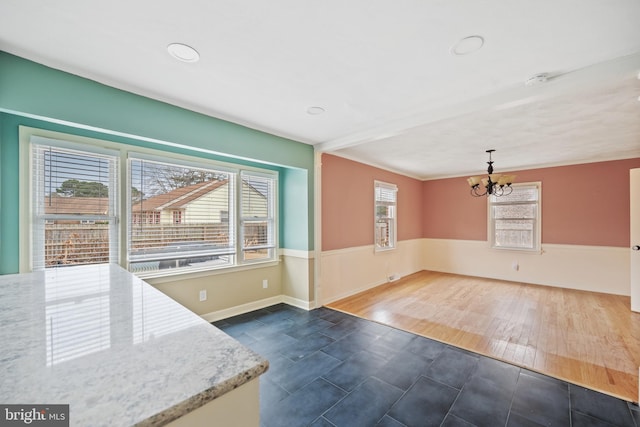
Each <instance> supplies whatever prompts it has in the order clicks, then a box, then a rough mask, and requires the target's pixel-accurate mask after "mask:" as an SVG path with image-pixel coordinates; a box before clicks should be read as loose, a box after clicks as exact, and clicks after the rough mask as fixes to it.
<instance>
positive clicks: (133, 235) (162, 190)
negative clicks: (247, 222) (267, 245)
mask: <svg viewBox="0 0 640 427" xmlns="http://www.w3.org/2000/svg"><path fill="white" fill-rule="evenodd" d="M129 178H130V183H129V184H130V185H129V186H128V188H130V208H129V215H130V216H131V219H130V221H129V233H128V234H129V242H128V243H129V244H128V247H129V268H130V270H131V271H133V272H151V271H157V270H164V269H170V268H180V267H208V266H220V265H231V264H233V263H234V257H235V240H234V235H235V231H234V229H233V224H231V223H229V221H228V220H227V221H225V217H227V218H228V212H229V211H233V206H234V200H233V195H234V190H233V187H234V183H235V174H233V173H229V172H225V171H216V170H213V169H204V168H194V167H191V166H182V165H179V164H171V163H164V162H158V161H152V160H145V159H137V158H132V159H130V160H129ZM146 218H153V221H144V220H143V219H146Z"/></svg>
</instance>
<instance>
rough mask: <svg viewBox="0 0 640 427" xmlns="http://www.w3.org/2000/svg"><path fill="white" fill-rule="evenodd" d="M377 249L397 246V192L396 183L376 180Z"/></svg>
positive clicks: (375, 236)
mask: <svg viewBox="0 0 640 427" xmlns="http://www.w3.org/2000/svg"><path fill="white" fill-rule="evenodd" d="M374 188H375V220H374V222H375V231H374V233H375V234H374V239H375V240H374V241H375V250H376V251H381V250H388V249H394V248H395V247H396V239H397V238H396V226H397V223H396V222H397V219H396V216H397V194H398V187H396V185H394V184H388V183H386V182H380V181H375V182H374Z"/></svg>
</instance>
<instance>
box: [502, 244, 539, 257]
mask: <svg viewBox="0 0 640 427" xmlns="http://www.w3.org/2000/svg"><path fill="white" fill-rule="evenodd" d="M491 249H495V250H497V251H505V252H518V253H521V254H531V255H542V252H543V250H542V247H539V248H538V249H525V248H506V247H500V246H491Z"/></svg>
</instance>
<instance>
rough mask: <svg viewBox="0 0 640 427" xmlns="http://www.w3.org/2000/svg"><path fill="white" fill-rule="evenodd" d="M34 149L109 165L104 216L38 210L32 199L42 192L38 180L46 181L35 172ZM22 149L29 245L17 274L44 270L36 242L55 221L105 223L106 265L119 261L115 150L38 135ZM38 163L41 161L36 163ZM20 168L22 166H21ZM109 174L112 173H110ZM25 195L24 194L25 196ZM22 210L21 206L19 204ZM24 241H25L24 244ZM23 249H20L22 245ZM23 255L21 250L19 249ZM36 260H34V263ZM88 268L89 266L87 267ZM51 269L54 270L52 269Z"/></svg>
mask: <svg viewBox="0 0 640 427" xmlns="http://www.w3.org/2000/svg"><path fill="white" fill-rule="evenodd" d="M37 147H43V148H46V147H53V148H55V149H56V150H57V151H58V150H59V152H65V151H66V152H68V153H74V152H75V153H78V154H80V155H84V156H88V157H95V158H103V159H105V160H107V161H108V162H109V163H110V168H113V174H114V176H110V177H109V179H108V181H109V182H110V184H111V185H110V186H109V188H110V191H109V203H108V205H109V210H108V212H107V213H106V214H92V215H85V214H79V213H77V214H69V213H64V214H60V213H49V214H47V213H45V212H44V210H43V207H40V206H37V205H36V202H35V198H36V197H39V195H40V194H39V193H40V191H41V189H39V188H36V185H39V184H40V183H41V182H40V181H41V180H44V179H46V177H45V176H44V175H43V174H42V173H41V172H40V171H38V170H34V166H35V159H34V150H36V149H37ZM25 149H26V150H27V153H26V154H25V156H26V157H27V158H28V162H29V164H28V170H29V179H28V181H27V182H28V186H27V187H26V188H24V187H22V186H21V194H23V195H26V196H25V197H22V199H28V200H26V203H27V204H28V206H29V210H28V212H29V215H28V220H29V231H28V240H26V241H28V242H29V243H28V245H24V246H26V247H27V248H26V250H27V251H28V253H29V257H28V259H26V260H24V264H23V260H22V258H21V261H20V263H21V267H20V271H21V272H22V271H23V270H24V269H25V268H26V269H27V271H42V270H46V269H47V266H46V255H45V250H44V248H42V249H35V248H34V244H35V242H36V241H37V242H39V243H42V244H44V236H45V235H44V233H45V229H46V226H47V225H53V224H55V222H56V221H58V220H59V221H77V222H78V223H79V224H80V225H91V224H96V221H102V222H107V223H108V224H109V227H108V228H107V234H108V236H109V247H108V252H107V253H108V255H107V256H108V259H109V260H110V261H109V262H113V261H116V260H119V259H120V247H121V245H120V240H119V229H120V228H119V227H120V223H121V217H120V200H121V195H120V170H121V163H120V155H119V153H118V151H117V150H111V149H107V148H103V147H98V146H86V145H83V144H78V143H76V142H73V141H67V140H59V139H55V138H49V137H41V136H37V135H33V136H32V137H30V138H29V143H28V144H26V146H25ZM39 161H41V160H39ZM111 163H112V164H111ZM21 166H22V165H21ZM110 173H111V172H110ZM25 191H26V192H25ZM21 206H22V204H21ZM23 217H24V215H21V223H20V226H21V227H22V225H23V223H22V219H23ZM40 222H41V228H39V227H40V226H39V224H40ZM23 241H24V240H23ZM21 246H22V245H21ZM20 251H21V254H22V248H21V250H20ZM40 255H42V258H40ZM36 258H37V259H36ZM87 264H89V263H87ZM87 264H77V265H87ZM68 265H75V264H66V265H61V266H68ZM51 267H53V266H51Z"/></svg>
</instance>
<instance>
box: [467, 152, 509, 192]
mask: <svg viewBox="0 0 640 427" xmlns="http://www.w3.org/2000/svg"><path fill="white" fill-rule="evenodd" d="M494 151H496V150H494V149H491V150H487V153H489V161H488V162H487V164H488V165H489V167H488V168H487V174H488V175H489V176H487V177H486V178H482V177H479V176H472V177H470V178H468V179H467V182H468V183H469V186H470V187H471V195H472V196H474V197H481V196H485V195H486V196H490V195H492V194H493V195H494V196H506V195H508V194H511V192H512V191H513V188H512V187H511V184H512V183H513V181H514V180H515V179H516V176H515V175H502V174H499V173H493V160H491V153H493V152H494ZM480 183H482V186H483V187H484V192H482V193H481V192H480V191H482V190H480Z"/></svg>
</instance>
